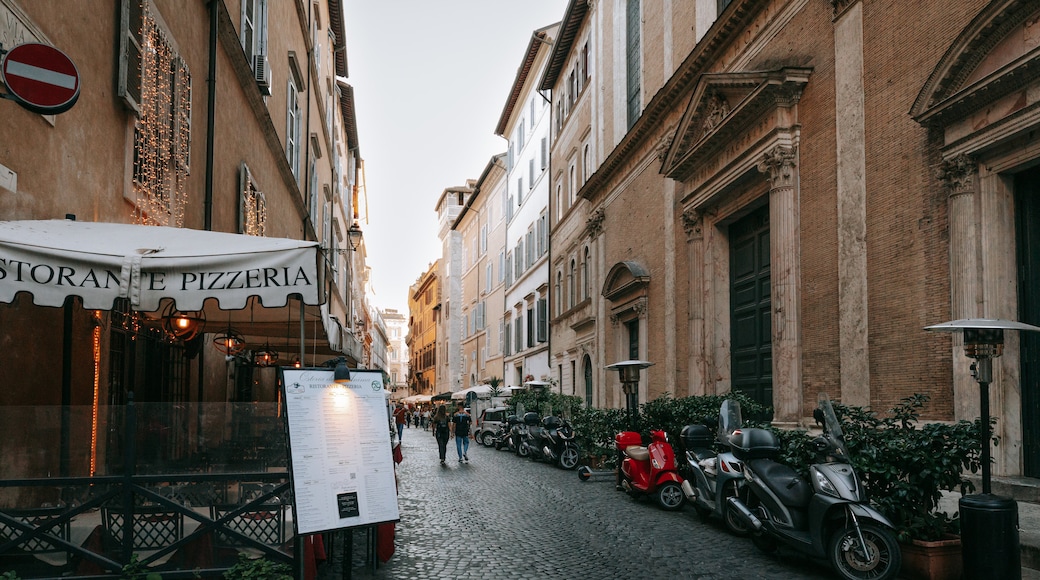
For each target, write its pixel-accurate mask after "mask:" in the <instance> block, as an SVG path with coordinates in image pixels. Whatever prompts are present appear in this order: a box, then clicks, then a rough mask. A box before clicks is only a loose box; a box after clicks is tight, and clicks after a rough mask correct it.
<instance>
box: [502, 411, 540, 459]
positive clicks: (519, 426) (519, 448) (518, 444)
mask: <svg viewBox="0 0 1040 580" xmlns="http://www.w3.org/2000/svg"><path fill="white" fill-rule="evenodd" d="M516 414H517V416H518V417H522V419H521V420H520V421H518V422H517V423H516V424H515V425H513V427H512V428H511V429H510V430H509V448H510V449H512V450H513V453H516V454H517V455H519V456H520V457H527V456H528V455H529V454H530V450H529V448H528V447H527V446H526V445H524V439H525V438H527V436H528V429H529V428H530V425H531V423H533V424H535V425H537V424H538V413H535V412H533V411H532V412H530V413H525V412H524V408H523V405H517V410H516ZM529 416H533V417H534V420H533V421H532V422H531V423H529V422H528V419H529Z"/></svg>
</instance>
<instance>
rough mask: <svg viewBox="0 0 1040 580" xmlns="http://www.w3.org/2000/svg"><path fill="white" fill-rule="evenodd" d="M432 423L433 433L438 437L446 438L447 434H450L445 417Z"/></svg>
mask: <svg viewBox="0 0 1040 580" xmlns="http://www.w3.org/2000/svg"><path fill="white" fill-rule="evenodd" d="M433 424H434V429H435V433H434V435H436V436H437V437H438V438H440V439H447V438H448V436H449V435H451V430H450V429H448V420H447V419H445V420H444V421H434V423H433Z"/></svg>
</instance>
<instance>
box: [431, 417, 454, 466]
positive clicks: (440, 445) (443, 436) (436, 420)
mask: <svg viewBox="0 0 1040 580" xmlns="http://www.w3.org/2000/svg"><path fill="white" fill-rule="evenodd" d="M432 424H433V436H434V437H435V438H436V439H437V451H439V452H440V454H441V465H445V463H444V456H445V455H447V453H448V438H449V437H451V422H450V421H449V420H448V411H447V410H446V409H445V408H444V405H441V406H439V407H437V412H436V413H434V415H433V421H432Z"/></svg>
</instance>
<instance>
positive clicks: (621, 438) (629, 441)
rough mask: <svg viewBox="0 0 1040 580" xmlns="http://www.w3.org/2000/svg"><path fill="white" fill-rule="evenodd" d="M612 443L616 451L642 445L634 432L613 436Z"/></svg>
mask: <svg viewBox="0 0 1040 580" xmlns="http://www.w3.org/2000/svg"><path fill="white" fill-rule="evenodd" d="M614 443H615V444H616V445H617V448H618V449H624V448H626V447H631V446H633V445H642V444H643V438H642V437H640V436H639V433H636V432H635V431H622V432H620V433H618V434H617V435H615V436H614Z"/></svg>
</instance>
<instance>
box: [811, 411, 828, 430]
mask: <svg viewBox="0 0 1040 580" xmlns="http://www.w3.org/2000/svg"><path fill="white" fill-rule="evenodd" d="M812 416H813V419H814V420H815V421H816V425H817V426H818V427H823V426H824V422H825V419H824V416H823V409H820V408H816V409H813V412H812Z"/></svg>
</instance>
